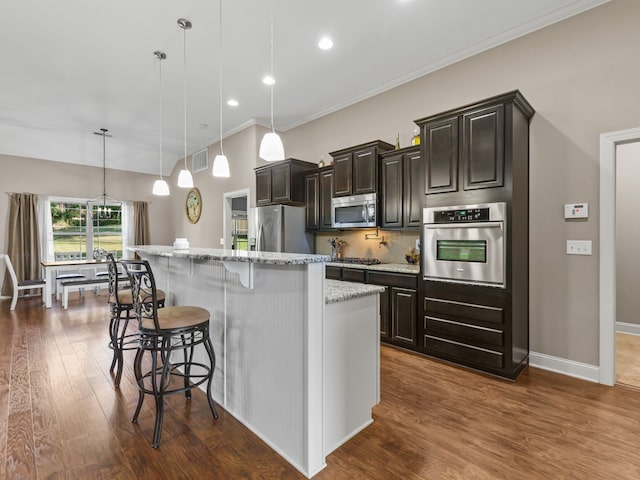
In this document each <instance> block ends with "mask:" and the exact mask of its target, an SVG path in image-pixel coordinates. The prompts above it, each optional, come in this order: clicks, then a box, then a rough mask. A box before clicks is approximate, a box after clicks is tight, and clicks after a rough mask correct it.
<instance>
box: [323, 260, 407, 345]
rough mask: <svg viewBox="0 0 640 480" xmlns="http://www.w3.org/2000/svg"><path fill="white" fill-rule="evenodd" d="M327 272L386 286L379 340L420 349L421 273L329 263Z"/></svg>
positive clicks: (381, 301) (327, 274) (335, 278)
mask: <svg viewBox="0 0 640 480" xmlns="http://www.w3.org/2000/svg"><path fill="white" fill-rule="evenodd" d="M325 276H326V278H329V279H332V280H343V281H348V282H359V283H370V284H373V285H380V286H383V287H385V290H384V292H382V293H380V340H382V341H383V342H386V343H389V344H392V345H396V346H399V347H403V348H407V349H410V350H414V351H417V350H418V346H419V345H418V343H419V342H418V338H419V337H418V328H417V326H418V322H419V318H418V275H413V274H407V273H391V272H382V271H375V270H367V269H362V268H351V267H335V266H332V265H327V266H326V267H325Z"/></svg>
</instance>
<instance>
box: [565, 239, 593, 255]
mask: <svg viewBox="0 0 640 480" xmlns="http://www.w3.org/2000/svg"><path fill="white" fill-rule="evenodd" d="M567 255H591V240H567Z"/></svg>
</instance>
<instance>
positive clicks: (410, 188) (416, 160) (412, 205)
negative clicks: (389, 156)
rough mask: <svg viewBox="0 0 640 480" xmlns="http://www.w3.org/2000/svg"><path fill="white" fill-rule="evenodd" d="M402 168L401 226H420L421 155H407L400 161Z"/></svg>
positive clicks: (422, 186) (422, 188) (422, 189)
mask: <svg viewBox="0 0 640 480" xmlns="http://www.w3.org/2000/svg"><path fill="white" fill-rule="evenodd" d="M402 163H403V166H404V207H403V222H402V223H403V225H404V226H405V227H421V226H422V200H423V197H424V196H423V194H422V192H423V191H424V185H423V183H422V182H423V179H424V177H423V175H422V155H420V153H419V152H417V153H408V154H406V155H404V157H403V159H402Z"/></svg>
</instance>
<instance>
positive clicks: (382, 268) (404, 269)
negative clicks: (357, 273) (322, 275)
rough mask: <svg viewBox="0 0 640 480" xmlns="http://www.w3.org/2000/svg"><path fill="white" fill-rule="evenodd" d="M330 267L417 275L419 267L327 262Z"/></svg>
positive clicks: (393, 264)
mask: <svg viewBox="0 0 640 480" xmlns="http://www.w3.org/2000/svg"><path fill="white" fill-rule="evenodd" d="M327 265H328V266H331V267H343V268H358V269H360V270H377V271H379V272H393V273H410V274H413V275H418V274H419V273H420V265H410V264H408V263H379V264H378V265H361V264H359V263H347V262H327Z"/></svg>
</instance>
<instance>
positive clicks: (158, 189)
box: [152, 52, 169, 196]
mask: <svg viewBox="0 0 640 480" xmlns="http://www.w3.org/2000/svg"><path fill="white" fill-rule="evenodd" d="M153 55H154V56H155V57H156V58H157V59H158V72H159V77H160V178H159V179H158V180H156V181H155V182H154V184H153V190H152V193H153V194H154V195H160V196H167V195H169V184H168V183H167V181H166V180H165V179H164V178H162V60H164V59H166V58H167V55H166V53H164V52H153Z"/></svg>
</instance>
